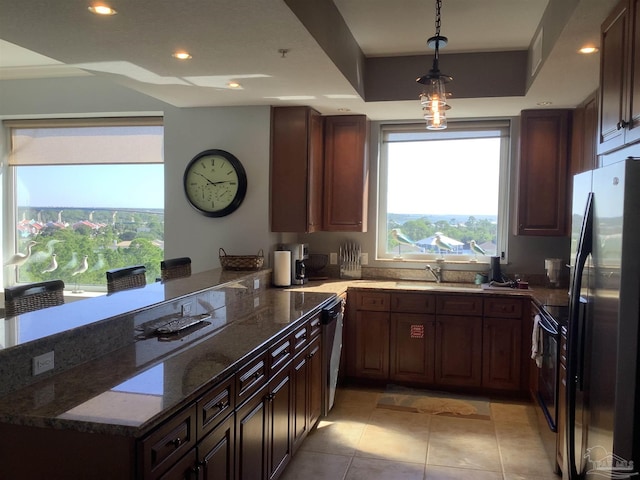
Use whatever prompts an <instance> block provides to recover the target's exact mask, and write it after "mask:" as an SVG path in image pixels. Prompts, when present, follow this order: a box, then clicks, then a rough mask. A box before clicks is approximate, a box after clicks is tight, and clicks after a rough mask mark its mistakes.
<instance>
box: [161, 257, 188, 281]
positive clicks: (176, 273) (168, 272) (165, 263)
mask: <svg viewBox="0 0 640 480" xmlns="http://www.w3.org/2000/svg"><path fill="white" fill-rule="evenodd" d="M190 275H191V258H189V257H180V258H170V259H167V260H162V261H161V262H160V277H161V279H162V281H163V282H164V281H165V280H170V279H172V278H180V277H188V276H190Z"/></svg>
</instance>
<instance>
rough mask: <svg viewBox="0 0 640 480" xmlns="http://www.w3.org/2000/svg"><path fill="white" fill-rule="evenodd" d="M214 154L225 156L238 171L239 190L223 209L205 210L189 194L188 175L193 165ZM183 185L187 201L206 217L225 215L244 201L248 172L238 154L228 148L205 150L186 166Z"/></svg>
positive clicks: (233, 210)
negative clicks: (230, 151)
mask: <svg viewBox="0 0 640 480" xmlns="http://www.w3.org/2000/svg"><path fill="white" fill-rule="evenodd" d="M213 155H216V156H219V157H224V158H225V159H226V160H227V161H228V162H229V163H230V164H231V166H232V167H233V169H234V170H235V171H236V174H237V175H238V190H237V191H236V194H235V196H234V197H233V200H232V201H231V203H230V204H229V205H227V206H226V207H225V208H223V209H221V210H205V209H202V208H200V207H198V206H197V205H196V204H195V203H194V202H193V201H192V200H191V197H190V196H189V190H188V189H187V177H188V175H189V171H190V170H191V167H192V166H193V165H194V164H195V163H196V162H197V161H198V160H200V159H202V158H203V157H209V156H213ZM182 185H183V189H184V194H185V196H186V197H187V201H188V202H189V205H191V206H192V207H193V208H194V209H195V210H196V211H197V212H199V213H201V214H202V215H204V216H206V217H225V216H227V215H229V214H230V213H233V212H235V211H236V210H237V209H238V207H239V206H240V205H241V204H242V202H243V201H244V197H245V195H246V194H247V172H246V171H245V169H244V167H243V166H242V163H240V160H238V159H237V158H236V156H235V155H233V154H232V153H229V152H227V151H226V150H220V149H210V150H204V151H202V152H200V153H198V154H197V155H196V156H195V157H193V158H192V159H191V161H190V162H189V164H188V165H187V167H186V168H185V170H184V175H183V177H182Z"/></svg>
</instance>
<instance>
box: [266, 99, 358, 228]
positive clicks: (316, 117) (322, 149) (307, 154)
mask: <svg viewBox="0 0 640 480" xmlns="http://www.w3.org/2000/svg"><path fill="white" fill-rule="evenodd" d="M367 133H368V122H367V119H366V117H365V116H364V115H345V116H327V117H322V116H321V115H320V114H319V113H318V112H317V111H315V110H313V109H312V108H309V107H274V108H273V109H272V113H271V231H272V232H298V233H301V232H307V233H311V232H317V231H321V230H324V231H343V232H364V231H366V225H367V222H366V219H367V216H366V213H367V211H366V210H367V195H368V183H369V169H368V161H367V156H366V145H367V137H368V135H367Z"/></svg>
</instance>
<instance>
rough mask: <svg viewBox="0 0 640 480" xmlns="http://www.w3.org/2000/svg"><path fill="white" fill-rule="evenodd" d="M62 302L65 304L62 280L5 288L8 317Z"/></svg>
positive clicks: (5, 305)
mask: <svg viewBox="0 0 640 480" xmlns="http://www.w3.org/2000/svg"><path fill="white" fill-rule="evenodd" d="M62 304H64V282H63V281H62V280H49V281H46V282H38V283H30V284H27V285H18V286H16V287H7V288H5V289H4V307H5V315H6V316H7V317H13V316H15V315H21V314H23V313H27V312H33V311H34V310H40V309H43V308H48V307H55V306H56V305H62Z"/></svg>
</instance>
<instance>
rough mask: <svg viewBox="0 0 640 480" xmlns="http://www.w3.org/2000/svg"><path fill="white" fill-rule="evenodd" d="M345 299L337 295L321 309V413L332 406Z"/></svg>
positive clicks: (340, 347)
mask: <svg viewBox="0 0 640 480" xmlns="http://www.w3.org/2000/svg"><path fill="white" fill-rule="evenodd" d="M344 305H345V299H344V298H343V297H341V296H338V297H337V298H336V299H335V300H334V301H332V302H331V303H330V304H329V305H327V306H326V307H325V308H324V309H323V310H322V317H321V318H322V415H324V416H327V415H328V414H329V410H331V408H332V407H333V402H334V400H335V396H336V385H337V384H338V369H339V368H340V354H341V353H342V326H343V319H344Z"/></svg>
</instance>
